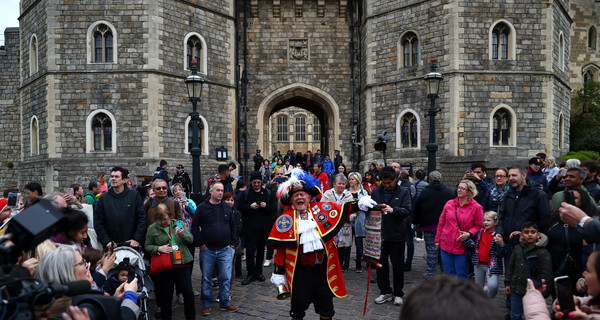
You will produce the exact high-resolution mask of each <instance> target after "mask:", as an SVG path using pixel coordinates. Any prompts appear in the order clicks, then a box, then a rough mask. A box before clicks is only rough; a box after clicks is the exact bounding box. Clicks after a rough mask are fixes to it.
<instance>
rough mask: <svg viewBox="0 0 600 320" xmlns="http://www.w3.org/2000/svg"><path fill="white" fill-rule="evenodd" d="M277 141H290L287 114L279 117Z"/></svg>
mask: <svg viewBox="0 0 600 320" xmlns="http://www.w3.org/2000/svg"><path fill="white" fill-rule="evenodd" d="M277 141H281V142H284V141H288V118H287V117H286V116H279V117H277Z"/></svg>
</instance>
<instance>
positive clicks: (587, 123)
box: [570, 81, 600, 152]
mask: <svg viewBox="0 0 600 320" xmlns="http://www.w3.org/2000/svg"><path fill="white" fill-rule="evenodd" d="M570 138H571V150H572V151H579V150H593V151H597V152H600V83H598V82H595V81H588V82H586V83H585V84H584V86H583V88H581V89H579V90H577V91H575V92H574V93H573V97H572V99H571V130H570Z"/></svg>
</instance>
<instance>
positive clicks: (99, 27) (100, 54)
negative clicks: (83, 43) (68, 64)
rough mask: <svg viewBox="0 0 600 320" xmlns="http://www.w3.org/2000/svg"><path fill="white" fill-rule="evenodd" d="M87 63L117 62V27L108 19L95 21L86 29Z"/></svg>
mask: <svg viewBox="0 0 600 320" xmlns="http://www.w3.org/2000/svg"><path fill="white" fill-rule="evenodd" d="M87 41H88V54H87V62H88V63H116V62H117V48H118V45H117V29H115V27H114V26H113V25H112V24H111V23H109V22H108V21H96V22H94V23H92V24H91V25H90V27H89V28H88V30H87Z"/></svg>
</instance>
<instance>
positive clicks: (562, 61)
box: [558, 32, 567, 70]
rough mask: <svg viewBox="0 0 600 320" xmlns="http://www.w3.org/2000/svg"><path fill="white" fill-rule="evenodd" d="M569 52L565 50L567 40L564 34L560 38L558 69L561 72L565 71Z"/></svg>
mask: <svg viewBox="0 0 600 320" xmlns="http://www.w3.org/2000/svg"><path fill="white" fill-rule="evenodd" d="M566 54H567V52H566V50H565V38H564V37H563V34H562V32H561V33H560V34H559V36H558V67H559V68H560V70H565V56H566Z"/></svg>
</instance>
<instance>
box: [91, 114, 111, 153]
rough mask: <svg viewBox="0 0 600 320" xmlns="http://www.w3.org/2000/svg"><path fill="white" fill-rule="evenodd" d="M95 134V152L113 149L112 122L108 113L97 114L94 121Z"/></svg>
mask: <svg viewBox="0 0 600 320" xmlns="http://www.w3.org/2000/svg"><path fill="white" fill-rule="evenodd" d="M92 131H93V132H94V148H93V149H94V151H105V150H110V149H112V141H111V140H112V121H110V118H109V117H108V115H106V113H99V114H97V115H96V116H95V117H94V119H93V120H92Z"/></svg>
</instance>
